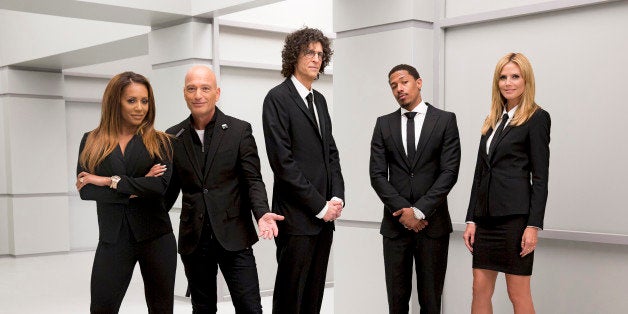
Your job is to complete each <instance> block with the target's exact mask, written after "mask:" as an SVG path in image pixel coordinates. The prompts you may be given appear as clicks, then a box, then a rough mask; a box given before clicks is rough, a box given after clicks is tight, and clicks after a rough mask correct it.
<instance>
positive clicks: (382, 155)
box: [369, 117, 412, 214]
mask: <svg viewBox="0 0 628 314" xmlns="http://www.w3.org/2000/svg"><path fill="white" fill-rule="evenodd" d="M382 119H383V118H382V117H380V118H378V119H377V122H376V123H375V129H374V130H373V138H372V140H371V160H370V164H369V172H370V174H371V186H372V187H373V189H374V190H375V193H377V196H379V198H380V199H381V200H382V202H383V203H384V205H385V206H386V208H387V209H388V211H390V213H391V214H392V213H394V212H395V211H397V210H399V209H402V208H405V207H410V206H412V205H411V204H410V202H408V200H406V199H405V198H404V197H402V196H401V195H400V194H399V192H397V190H396V189H395V187H393V186H392V184H390V182H389V181H388V160H387V159H386V155H387V154H386V147H385V145H384V138H383V136H382V132H381V120H382Z"/></svg>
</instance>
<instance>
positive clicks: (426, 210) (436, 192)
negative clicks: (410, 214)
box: [414, 113, 460, 219]
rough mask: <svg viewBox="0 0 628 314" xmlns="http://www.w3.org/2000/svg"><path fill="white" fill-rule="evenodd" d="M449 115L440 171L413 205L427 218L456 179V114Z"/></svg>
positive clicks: (457, 144) (457, 137)
mask: <svg viewBox="0 0 628 314" xmlns="http://www.w3.org/2000/svg"><path fill="white" fill-rule="evenodd" d="M449 116H450V118H449V119H448V122H447V127H446V128H445V133H444V135H443V142H442V148H441V153H440V166H439V168H440V173H439V175H438V177H437V178H436V180H435V181H434V184H432V186H431V187H430V189H429V190H428V191H427V192H426V193H425V194H424V195H423V196H422V197H421V198H420V199H419V200H417V201H416V202H415V204H414V207H416V208H418V209H420V210H421V211H422V212H423V214H425V217H426V218H427V219H429V218H430V216H432V215H433V214H434V213H435V212H436V210H437V209H438V208H439V207H440V205H441V204H442V203H443V202H445V200H447V195H448V194H449V191H451V189H452V188H453V187H454V184H456V181H457V180H458V170H459V169H460V136H459V135H458V125H457V123H456V115H455V114H453V113H450V114H449Z"/></svg>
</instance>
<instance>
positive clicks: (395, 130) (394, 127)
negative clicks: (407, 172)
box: [388, 109, 410, 168]
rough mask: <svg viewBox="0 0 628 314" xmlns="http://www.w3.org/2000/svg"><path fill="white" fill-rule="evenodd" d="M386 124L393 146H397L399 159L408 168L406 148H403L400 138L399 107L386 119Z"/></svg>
mask: <svg viewBox="0 0 628 314" xmlns="http://www.w3.org/2000/svg"><path fill="white" fill-rule="evenodd" d="M388 126H389V128H390V134H391V135H392V139H393V142H394V143H395V147H397V152H398V153H399V156H401V159H403V160H404V162H405V163H406V166H408V168H410V161H409V160H408V154H406V150H405V149H403V147H404V146H403V141H402V139H401V109H399V110H397V111H395V112H393V113H392V114H391V115H390V116H389V119H388Z"/></svg>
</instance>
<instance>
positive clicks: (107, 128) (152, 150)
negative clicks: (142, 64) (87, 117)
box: [79, 72, 172, 173]
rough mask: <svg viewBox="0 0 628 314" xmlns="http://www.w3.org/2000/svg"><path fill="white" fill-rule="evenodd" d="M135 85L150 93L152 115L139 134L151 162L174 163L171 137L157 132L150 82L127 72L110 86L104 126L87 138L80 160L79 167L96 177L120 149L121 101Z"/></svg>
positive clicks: (102, 120) (105, 100) (104, 106)
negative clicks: (100, 169) (127, 88)
mask: <svg viewBox="0 0 628 314" xmlns="http://www.w3.org/2000/svg"><path fill="white" fill-rule="evenodd" d="M132 83H136V84H142V85H144V86H145V87H146V89H147V90H148V112H147V113H146V117H144V121H142V123H141V124H140V126H139V127H138V128H137V131H136V133H135V134H139V135H141V136H142V141H143V142H144V146H146V149H147V150H148V153H149V154H150V157H151V158H155V157H157V158H159V159H165V158H167V159H172V145H171V142H170V137H169V135H167V134H166V133H164V132H160V131H157V130H155V128H154V124H155V96H154V94H153V89H152V87H151V86H150V82H149V81H148V79H146V78H145V77H144V76H143V75H141V74H137V73H133V72H124V73H120V74H118V75H116V76H114V77H113V78H112V79H111V80H110V81H109V84H107V88H106V89H105V93H104V94H103V97H102V110H101V115H100V124H99V125H98V127H97V128H95V129H94V130H93V131H91V132H90V133H89V135H88V136H87V141H86V142H85V147H84V148H83V151H82V152H81V155H80V156H79V163H80V164H81V166H82V167H83V168H85V169H87V171H88V172H90V173H94V172H95V169H96V167H98V165H100V163H101V162H102V161H103V160H104V159H105V158H106V157H107V156H109V154H111V152H113V150H114V149H115V148H116V146H117V145H118V142H119V139H118V134H120V133H121V132H122V114H121V106H122V103H121V99H122V95H123V92H124V89H125V88H126V87H127V86H129V85H131V84H132Z"/></svg>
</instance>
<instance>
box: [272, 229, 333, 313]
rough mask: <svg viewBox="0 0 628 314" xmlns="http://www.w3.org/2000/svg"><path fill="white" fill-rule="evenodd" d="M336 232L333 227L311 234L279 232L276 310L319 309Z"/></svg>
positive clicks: (277, 311) (274, 307) (285, 311)
mask: <svg viewBox="0 0 628 314" xmlns="http://www.w3.org/2000/svg"><path fill="white" fill-rule="evenodd" d="M333 235H334V231H333V230H332V229H331V228H330V227H326V228H323V230H322V231H321V232H320V233H319V234H318V235H311V236H310V235H289V234H282V233H281V232H280V233H279V237H277V238H276V239H275V243H276V245H277V277H276V278H275V290H274V294H273V313H274V314H309V313H320V311H321V304H322V302H323V293H324V292H325V277H326V275H327V264H328V262H329V252H330V250H331V243H332V240H333Z"/></svg>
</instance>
